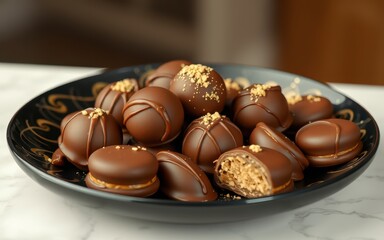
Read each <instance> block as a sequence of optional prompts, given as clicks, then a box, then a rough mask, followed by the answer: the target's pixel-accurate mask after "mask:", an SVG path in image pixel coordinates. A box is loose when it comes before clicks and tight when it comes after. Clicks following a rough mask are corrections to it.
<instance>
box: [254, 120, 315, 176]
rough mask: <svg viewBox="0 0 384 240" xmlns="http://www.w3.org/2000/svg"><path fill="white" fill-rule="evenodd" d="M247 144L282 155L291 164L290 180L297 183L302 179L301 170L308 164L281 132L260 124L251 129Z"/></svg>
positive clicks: (293, 144)
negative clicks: (265, 148)
mask: <svg viewBox="0 0 384 240" xmlns="http://www.w3.org/2000/svg"><path fill="white" fill-rule="evenodd" d="M249 143H250V144H255V145H260V146H261V147H267V148H271V149H274V150H276V151H278V152H280V153H282V154H284V156H285V157H287V158H288V159H289V160H290V161H291V164H292V168H293V173H292V179H293V180H295V181H297V180H302V179H303V178H304V174H303V170H304V169H305V168H306V167H307V166H308V164H309V162H308V160H307V159H306V158H305V156H304V154H303V153H302V152H301V150H300V149H299V148H298V147H297V146H296V144H295V143H294V142H292V141H291V140H290V139H289V138H287V137H286V136H285V135H284V134H282V133H281V132H279V131H277V130H276V129H274V128H270V127H269V126H268V125H266V124H265V123H263V122H260V123H258V124H257V125H256V127H255V129H253V131H252V133H251V136H250V137H249Z"/></svg>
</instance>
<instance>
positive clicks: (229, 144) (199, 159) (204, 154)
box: [182, 112, 243, 173]
mask: <svg viewBox="0 0 384 240" xmlns="http://www.w3.org/2000/svg"><path fill="white" fill-rule="evenodd" d="M242 145H243V134H242V133H241V131H240V129H239V128H238V127H237V126H236V125H235V124H233V123H232V122H231V120H229V119H228V118H227V117H225V116H222V115H220V114H219V113H218V112H216V113H214V114H210V113H207V114H206V115H204V116H202V117H200V118H198V119H195V120H194V121H192V122H191V124H190V125H189V126H188V128H187V129H186V131H185V134H184V140H183V144H182V153H183V154H185V155H187V156H188V157H190V158H191V159H192V161H193V162H195V163H197V164H198V165H199V167H200V168H201V169H203V170H204V171H205V172H207V173H213V171H214V163H213V161H215V160H216V159H217V158H218V157H219V156H220V155H221V154H222V153H224V152H226V151H228V150H231V149H233V148H237V147H240V146H242Z"/></svg>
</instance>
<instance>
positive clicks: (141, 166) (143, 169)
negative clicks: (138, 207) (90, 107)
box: [85, 145, 160, 197]
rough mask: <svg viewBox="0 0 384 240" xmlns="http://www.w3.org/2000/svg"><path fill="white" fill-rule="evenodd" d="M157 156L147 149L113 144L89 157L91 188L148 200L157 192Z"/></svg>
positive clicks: (88, 179)
mask: <svg viewBox="0 0 384 240" xmlns="http://www.w3.org/2000/svg"><path fill="white" fill-rule="evenodd" d="M157 170H158V162H157V160H156V157H155V156H154V155H153V154H152V153H150V152H148V151H147V150H146V149H145V148H142V147H134V146H130V145H114V146H108V147H105V148H101V149H98V150H96V151H95V152H93V153H92V155H91V156H90V157H89V173H88V174H87V176H86V179H85V183H86V185H87V186H88V187H89V188H93V189H96V190H101V191H105V192H111V193H117V194H123V195H129V196H137V197H147V196H150V195H152V194H154V193H156V192H157V190H158V189H159V186H160V182H159V179H158V178H157V176H156V174H157Z"/></svg>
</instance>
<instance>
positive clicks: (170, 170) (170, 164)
mask: <svg viewBox="0 0 384 240" xmlns="http://www.w3.org/2000/svg"><path fill="white" fill-rule="evenodd" d="M156 158H157V160H158V162H159V171H158V176H159V179H160V182H161V185H160V191H161V192H163V193H164V194H165V195H166V196H167V197H169V198H171V199H176V200H180V201H186V202H206V201H213V200H216V199H217V193H216V192H215V190H214V189H213V187H212V185H211V182H210V181H209V179H208V177H207V176H206V175H205V173H204V172H203V171H202V170H201V169H200V168H199V167H198V166H197V164H196V163H195V162H193V161H191V159H190V158H188V157H187V156H185V155H182V154H180V153H177V152H172V151H160V152H158V153H157V154H156Z"/></svg>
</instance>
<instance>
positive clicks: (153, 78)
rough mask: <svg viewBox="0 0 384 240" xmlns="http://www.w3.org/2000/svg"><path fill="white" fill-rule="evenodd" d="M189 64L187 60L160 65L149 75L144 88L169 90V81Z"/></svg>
mask: <svg viewBox="0 0 384 240" xmlns="http://www.w3.org/2000/svg"><path fill="white" fill-rule="evenodd" d="M189 64H191V62H189V61H187V60H173V61H169V62H166V63H163V64H161V65H160V66H159V67H158V68H156V70H155V71H154V72H153V73H151V74H150V75H149V76H148V78H147V80H146V81H145V86H147V87H148V86H152V87H163V88H166V89H169V85H170V82H171V80H172V79H173V78H174V77H175V75H176V74H177V73H178V72H179V71H180V70H181V69H182V68H183V67H184V66H186V65H189Z"/></svg>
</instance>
